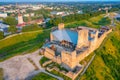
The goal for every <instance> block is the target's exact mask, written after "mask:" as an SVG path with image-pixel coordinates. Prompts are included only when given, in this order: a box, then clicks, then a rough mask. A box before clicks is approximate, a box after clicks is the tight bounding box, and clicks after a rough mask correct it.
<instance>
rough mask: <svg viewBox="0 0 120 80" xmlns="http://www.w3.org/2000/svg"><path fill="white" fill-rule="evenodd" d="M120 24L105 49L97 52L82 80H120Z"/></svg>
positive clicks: (106, 43) (105, 44)
mask: <svg viewBox="0 0 120 80" xmlns="http://www.w3.org/2000/svg"><path fill="white" fill-rule="evenodd" d="M119 26H120V23H119V24H118V23H117V27H116V29H115V31H113V32H112V33H111V35H110V36H108V37H109V38H108V39H107V40H106V42H105V43H104V45H103V47H102V48H101V49H100V50H99V51H98V52H96V54H97V55H96V57H95V59H94V61H93V62H92V64H91V65H90V66H89V68H88V69H87V71H86V73H85V74H84V75H83V76H82V78H81V80H119V79H120V46H119V44H120V27H119Z"/></svg>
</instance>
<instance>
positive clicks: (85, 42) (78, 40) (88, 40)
mask: <svg viewBox="0 0 120 80" xmlns="http://www.w3.org/2000/svg"><path fill="white" fill-rule="evenodd" d="M111 31H112V29H109V28H108V27H101V29H99V30H98V29H93V28H88V27H78V28H75V29H74V30H73V29H72V30H71V29H65V28H64V24H63V23H62V24H59V25H58V29H56V30H53V31H52V32H51V33H50V42H49V43H47V44H45V45H44V46H43V48H44V53H43V55H44V56H45V57H47V58H49V59H51V60H52V61H54V62H57V63H59V64H61V65H62V66H63V67H65V68H66V69H68V70H70V71H72V70H74V69H75V68H76V66H78V65H79V62H80V61H82V60H83V59H84V58H85V57H87V56H88V55H89V54H90V53H91V52H93V51H94V50H95V49H97V48H98V47H99V46H100V44H101V43H102V41H103V40H104V38H105V37H106V36H107V34H109V33H110V32H111Z"/></svg>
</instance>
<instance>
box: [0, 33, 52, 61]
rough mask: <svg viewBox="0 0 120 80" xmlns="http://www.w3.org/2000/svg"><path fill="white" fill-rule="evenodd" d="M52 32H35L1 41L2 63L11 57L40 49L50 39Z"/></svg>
mask: <svg viewBox="0 0 120 80" xmlns="http://www.w3.org/2000/svg"><path fill="white" fill-rule="evenodd" d="M49 33H50V31H36V32H35V31H33V32H28V33H27V32H25V33H22V34H18V35H15V36H13V37H9V38H7V39H3V40H1V41H0V61H3V60H5V59H7V58H9V57H12V56H15V55H18V54H25V53H29V52H33V51H35V50H37V49H39V48H40V47H41V46H42V45H43V44H44V41H45V39H46V38H49Z"/></svg>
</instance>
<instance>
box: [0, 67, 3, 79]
mask: <svg viewBox="0 0 120 80" xmlns="http://www.w3.org/2000/svg"><path fill="white" fill-rule="evenodd" d="M0 80H3V69H2V68H0Z"/></svg>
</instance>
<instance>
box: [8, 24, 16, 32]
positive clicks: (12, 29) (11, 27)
mask: <svg viewBox="0 0 120 80" xmlns="http://www.w3.org/2000/svg"><path fill="white" fill-rule="evenodd" d="M8 31H9V32H11V33H15V32H16V31H17V28H16V26H14V25H12V26H10V27H9V28H8Z"/></svg>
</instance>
